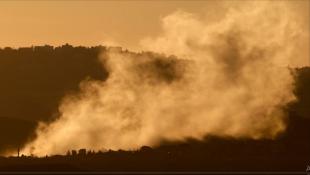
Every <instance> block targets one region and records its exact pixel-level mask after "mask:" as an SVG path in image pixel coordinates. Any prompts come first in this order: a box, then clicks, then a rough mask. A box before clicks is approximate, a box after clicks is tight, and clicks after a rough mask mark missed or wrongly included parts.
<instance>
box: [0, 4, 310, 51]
mask: <svg viewBox="0 0 310 175" xmlns="http://www.w3.org/2000/svg"><path fill="white" fill-rule="evenodd" d="M222 2H223V1H222ZM222 2H221V6H219V4H220V3H219V2H218V1H190V0H187V1H174V0H170V1H162V0H152V1H147V0H145V1H134V0H128V1H125V0H124V1H122V0H120V1H104V0H103V1H52V0H50V1H1V2H0V23H1V27H0V38H1V39H0V47H4V46H11V47H20V46H31V45H42V44H50V45H62V44H65V43H70V44H73V45H85V46H91V45H98V44H102V45H106V44H109V43H115V45H122V46H125V47H128V48H136V47H138V44H139V41H140V40H141V39H142V38H145V37H147V36H155V35H156V34H158V33H159V32H160V30H161V28H160V19H161V17H164V16H166V15H168V14H170V13H172V12H174V11H176V10H184V11H187V12H190V13H195V14H198V15H200V16H207V17H208V19H210V20H212V19H214V20H216V18H217V17H218V16H221V15H223V14H224V12H225V8H224V7H223V5H222V4H223V3H222ZM237 3H242V1H233V0H230V1H226V4H228V6H229V5H233V4H237ZM275 3H276V2H275ZM290 3H291V4H292V7H293V8H292V9H294V10H295V11H296V12H298V13H300V18H301V20H303V21H304V23H305V25H309V22H308V21H309V1H307V0H304V1H296V0H291V2H290ZM228 6H227V7H228Z"/></svg>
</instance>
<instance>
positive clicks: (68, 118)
mask: <svg viewBox="0 0 310 175" xmlns="http://www.w3.org/2000/svg"><path fill="white" fill-rule="evenodd" d="M250 6H251V7H250ZM283 11H285V13H283ZM295 18H296V16H294V14H292V13H290V11H289V9H287V6H286V5H285V3H279V4H276V5H275V4H273V5H271V4H268V3H257V4H256V3H255V4H247V5H244V7H242V8H240V9H239V11H236V10H234V9H231V10H229V11H228V12H227V14H226V16H225V17H224V18H223V19H221V20H220V21H218V22H214V23H211V24H207V22H206V21H204V20H203V19H199V18H198V17H196V16H195V15H193V14H189V13H186V12H182V11H178V12H175V13H173V14H171V15H169V16H167V17H165V18H163V33H162V35H161V36H159V37H158V38H147V39H145V40H143V41H142V45H143V48H145V49H146V50H153V51H155V52H160V53H164V54H166V55H170V54H173V55H176V56H177V57H178V58H174V57H173V58H171V57H170V58H167V57H159V56H158V55H157V56H154V55H153V56H151V55H149V56H148V55H147V54H142V55H140V56H137V55H135V54H125V53H123V52H110V53H109V55H108V56H101V57H100V58H101V60H102V62H103V63H104V65H105V66H106V67H107V69H108V70H109V78H108V79H107V80H106V81H104V82H101V81H85V82H82V83H81V93H80V94H79V95H76V96H69V97H67V98H65V100H64V101H63V103H62V105H61V106H60V112H61V116H60V118H59V119H58V120H56V121H55V122H53V123H50V124H44V123H41V125H40V127H39V128H38V129H37V138H36V139H35V140H33V141H32V142H30V143H29V144H27V145H26V146H25V148H24V149H23V153H26V154H35V155H39V156H40V155H46V154H59V153H60V154H61V153H65V152H66V151H67V150H70V149H79V148H89V149H95V150H98V149H102V148H108V149H135V148H139V147H140V146H142V145H150V146H154V145H158V144H160V142H161V141H162V140H172V141H174V140H184V139H186V138H195V139H202V138H203V137H205V136H207V135H216V136H221V137H226V136H229V137H235V138H253V139H260V138H274V137H275V136H276V135H277V134H279V133H280V132H283V131H284V130H285V127H286V124H285V122H284V118H285V112H284V111H283V107H285V106H286V105H287V104H288V103H289V102H292V101H294V100H295V96H294V95H293V88H294V87H293V85H294V78H293V75H292V73H291V72H290V70H289V69H288V68H287V66H288V65H289V62H290V60H291V59H293V58H294V56H296V55H300V54H299V53H298V52H299V51H298V49H297V48H296V47H297V46H298V45H299V43H300V42H302V40H303V39H304V38H303V37H304V32H303V30H302V29H300V28H299V26H298V23H296V22H294V21H295V20H294V19H295ZM180 58H182V59H180Z"/></svg>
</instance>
